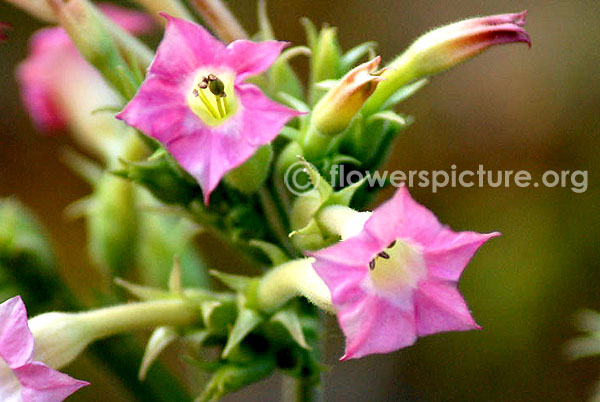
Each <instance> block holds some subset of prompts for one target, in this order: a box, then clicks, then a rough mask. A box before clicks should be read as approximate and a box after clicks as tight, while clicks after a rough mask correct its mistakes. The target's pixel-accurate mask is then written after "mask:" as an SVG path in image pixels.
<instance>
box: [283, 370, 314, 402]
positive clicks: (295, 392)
mask: <svg viewBox="0 0 600 402" xmlns="http://www.w3.org/2000/svg"><path fill="white" fill-rule="evenodd" d="M281 386H282V398H281V399H282V400H283V401H285V402H315V401H317V400H318V398H317V395H316V394H317V392H316V391H315V389H314V387H313V386H312V385H311V384H310V383H309V382H308V380H307V379H305V378H294V377H287V376H285V377H283V382H282V384H281Z"/></svg>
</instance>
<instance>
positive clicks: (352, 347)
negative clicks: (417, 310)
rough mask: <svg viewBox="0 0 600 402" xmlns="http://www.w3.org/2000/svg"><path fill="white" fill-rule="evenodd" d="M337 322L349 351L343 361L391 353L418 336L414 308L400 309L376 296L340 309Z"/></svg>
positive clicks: (367, 296) (367, 297) (409, 343)
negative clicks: (374, 354)
mask: <svg viewBox="0 0 600 402" xmlns="http://www.w3.org/2000/svg"><path fill="white" fill-rule="evenodd" d="M411 307H412V306H411ZM338 321H339V323H340V326H341V327H342V330H343V331H344V335H345V336H346V353H345V354H344V356H343V357H342V358H341V359H340V360H347V359H357V358H360V357H363V356H366V355H369V354H373V353H388V352H392V351H394V350H398V349H400V348H403V347H406V346H410V345H412V344H413V343H414V342H415V340H416V339H417V337H416V328H415V316H414V311H412V309H409V310H403V309H400V308H398V307H396V306H394V305H392V304H390V303H389V302H387V301H386V300H384V299H380V298H378V297H375V296H373V295H365V297H364V298H363V299H362V300H360V301H359V302H355V303H354V305H352V306H343V308H340V310H339V311H338Z"/></svg>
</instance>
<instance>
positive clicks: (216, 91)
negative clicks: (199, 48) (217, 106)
mask: <svg viewBox="0 0 600 402" xmlns="http://www.w3.org/2000/svg"><path fill="white" fill-rule="evenodd" d="M208 80H209V83H208V89H210V92H212V94H213V95H215V96H220V97H222V98H223V97H225V84H223V81H221V80H220V79H219V78H217V76H216V75H214V74H209V75H208Z"/></svg>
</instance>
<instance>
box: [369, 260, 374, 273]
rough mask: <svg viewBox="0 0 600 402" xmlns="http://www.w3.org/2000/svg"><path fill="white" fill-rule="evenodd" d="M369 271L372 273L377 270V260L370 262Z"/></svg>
mask: <svg viewBox="0 0 600 402" xmlns="http://www.w3.org/2000/svg"><path fill="white" fill-rule="evenodd" d="M369 269H370V270H371V271H372V270H374V269H375V260H371V261H369Z"/></svg>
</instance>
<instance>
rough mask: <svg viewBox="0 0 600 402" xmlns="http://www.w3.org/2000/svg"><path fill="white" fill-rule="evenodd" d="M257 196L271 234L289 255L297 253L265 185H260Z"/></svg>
mask: <svg viewBox="0 0 600 402" xmlns="http://www.w3.org/2000/svg"><path fill="white" fill-rule="evenodd" d="M258 196H259V198H260V203H261V206H262V209H263V212H264V213H265V216H266V218H267V222H268V224H269V227H270V228H271V230H272V231H273V234H274V235H275V237H277V240H278V241H279V243H280V244H281V245H282V246H283V247H284V248H285V249H286V251H287V252H288V253H289V254H290V255H292V256H294V255H297V254H298V252H297V251H296V249H295V248H294V246H292V243H291V242H290V238H289V237H288V232H287V231H286V230H285V227H284V226H283V223H282V217H281V214H280V213H279V210H278V209H277V205H275V201H273V197H272V196H271V193H270V192H269V190H268V189H267V188H266V187H261V188H260V189H259V190H258Z"/></svg>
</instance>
